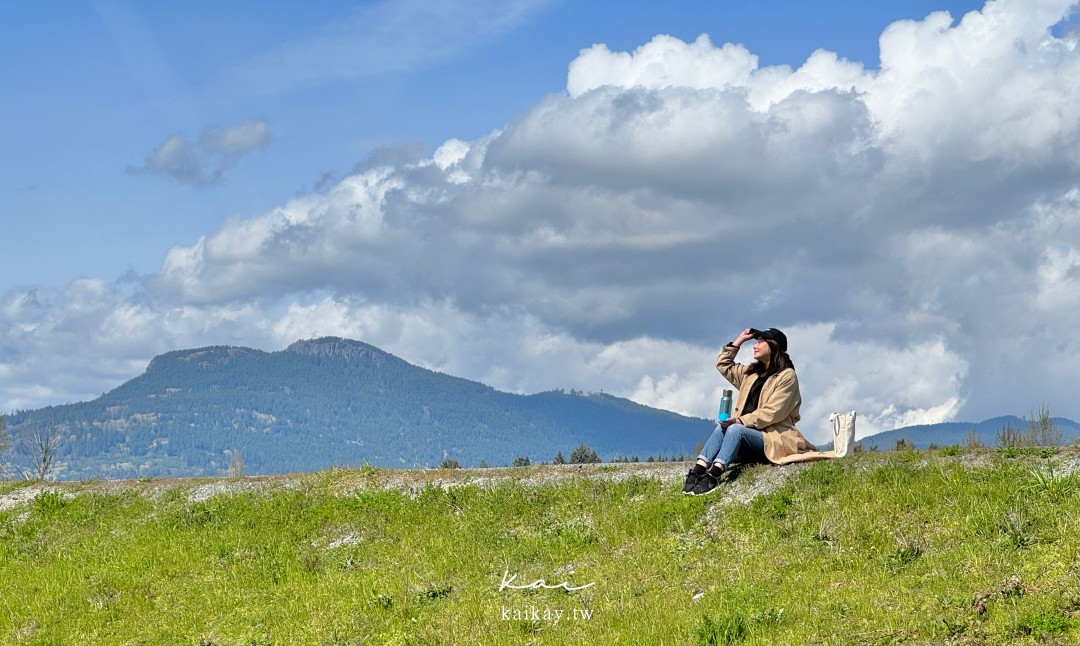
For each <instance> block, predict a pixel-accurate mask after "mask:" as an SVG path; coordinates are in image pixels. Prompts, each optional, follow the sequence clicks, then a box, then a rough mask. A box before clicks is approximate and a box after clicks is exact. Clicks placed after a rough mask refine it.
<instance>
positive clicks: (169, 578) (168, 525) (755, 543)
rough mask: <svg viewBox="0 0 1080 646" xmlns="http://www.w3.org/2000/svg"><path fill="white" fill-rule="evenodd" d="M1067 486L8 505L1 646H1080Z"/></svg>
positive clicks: (913, 459) (961, 459) (971, 464)
mask: <svg viewBox="0 0 1080 646" xmlns="http://www.w3.org/2000/svg"><path fill="white" fill-rule="evenodd" d="M1078 466H1080V453H1078V452H1077V450H1076V449H1075V448H1071V449H1062V450H1042V451H1038V450H1008V451H991V450H980V451H969V452H960V451H958V450H956V449H949V450H946V451H933V452H930V451H914V450H911V451H904V452H875V453H862V454H858V455H855V456H852V457H850V458H845V459H842V460H835V461H829V462H819V463H814V464H808V465H797V466H789V467H766V466H757V467H750V468H747V469H745V470H743V471H742V472H741V474H739V475H738V476H737V478H736V479H735V480H734V481H731V482H728V483H727V484H725V485H724V486H723V488H722V489H721V490H720V491H719V492H718V493H716V494H714V495H711V496H707V497H687V496H683V495H682V494H681V493H680V485H681V479H682V475H683V474H684V473H685V469H686V468H687V465H685V464H678V463H671V464H619V465H588V466H579V465H567V466H561V467H554V466H548V467H526V468H520V469H486V470H447V471H439V470H429V471H411V472H409V471H384V470H376V469H372V468H365V469H359V470H335V471H329V472H322V473H316V474H306V475H297V476H278V477H261V478H237V479H218V480H210V479H195V480H150V479H145V480H141V481H127V482H112V481H88V482H82V483H47V484H39V485H25V484H15V483H0V582H2V584H0V643H4V644H190V645H192V646H194V645H210V644H214V645H219V646H224V645H229V646H232V645H264V644H282V645H294V644H312V645H331V644H634V645H638V644H1075V643H1078V642H1080V539H1078V538H1077V536H1078V535H1080V472H1078ZM541 580H542V583H540V581H541ZM545 586H546V587H545Z"/></svg>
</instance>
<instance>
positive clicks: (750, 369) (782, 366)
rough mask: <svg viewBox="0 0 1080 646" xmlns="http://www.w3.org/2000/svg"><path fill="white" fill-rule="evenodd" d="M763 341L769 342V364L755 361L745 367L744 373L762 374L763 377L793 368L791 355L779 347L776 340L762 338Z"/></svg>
mask: <svg viewBox="0 0 1080 646" xmlns="http://www.w3.org/2000/svg"><path fill="white" fill-rule="evenodd" d="M764 341H765V343H768V344H769V365H765V364H764V363H762V362H760V361H755V362H754V363H751V364H750V365H749V366H747V367H746V374H748V375H753V374H759V375H763V376H764V378H765V379H768V378H769V377H771V376H773V375H775V374H776V373H778V372H780V371H781V370H786V369H788V368H791V369H792V370H794V369H795V364H794V363H792V362H791V357H790V356H788V353H787V352H785V351H784V350H781V349H780V346H779V345H777V343H776V341H772V340H769V339H764Z"/></svg>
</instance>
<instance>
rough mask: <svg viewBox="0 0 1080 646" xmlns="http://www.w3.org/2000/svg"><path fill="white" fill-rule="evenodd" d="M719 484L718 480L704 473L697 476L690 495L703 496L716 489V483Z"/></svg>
mask: <svg viewBox="0 0 1080 646" xmlns="http://www.w3.org/2000/svg"><path fill="white" fill-rule="evenodd" d="M718 484H720V481H719V480H718V479H716V478H714V477H713V476H711V475H709V474H708V473H705V475H703V476H701V477H699V478H698V481H697V484H696V485H694V490H693V491H692V492H691V495H694V496H704V495H705V494H708V493H712V492H714V491H716V485H718Z"/></svg>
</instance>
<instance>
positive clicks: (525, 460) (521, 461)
mask: <svg viewBox="0 0 1080 646" xmlns="http://www.w3.org/2000/svg"><path fill="white" fill-rule="evenodd" d="M530 464H532V461H531V460H530V459H529V457H528V456H525V455H519V456H517V457H516V458H514V464H513V466H515V467H527V466H529V465H530Z"/></svg>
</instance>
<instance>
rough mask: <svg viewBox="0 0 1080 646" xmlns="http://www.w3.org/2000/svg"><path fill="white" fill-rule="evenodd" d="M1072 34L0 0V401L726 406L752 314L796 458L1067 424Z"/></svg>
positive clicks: (1004, 26)
mask: <svg viewBox="0 0 1080 646" xmlns="http://www.w3.org/2000/svg"><path fill="white" fill-rule="evenodd" d="M433 7H435V8H437V13H436V12H435V11H436V10H435V9H433ZM940 12H948V15H945V14H944V13H940ZM1075 15H1076V5H1075V3H1074V2H1071V1H1070V0H1028V1H1021V0H993V1H992V2H988V3H986V4H985V5H984V4H983V3H981V2H947V1H944V0H943V1H940V2H933V1H929V0H928V1H922V0H920V1H918V2H879V3H854V4H852V3H840V2H760V1H759V2H672V3H655V2H619V3H608V2H590V3H569V2H557V1H551V0H515V1H504V2H466V1H456V2H455V1H448V2H444V3H438V4H432V3H428V2H420V1H419V0H383V1H380V2H330V1H315V2H309V3H303V4H301V3H291V4H285V3H275V4H272V5H266V3H254V2H233V3H213V2H202V1H199V2H186V3H137V2H125V1H121V0H98V1H96V2H62V3H33V2H22V1H16V2H6V3H3V4H0V60H3V61H5V62H4V63H3V64H2V65H0V83H2V84H3V87H4V99H3V100H2V101H0V150H2V151H3V154H2V155H0V212H2V213H3V223H4V230H3V235H2V236H0V276H3V280H2V283H0V410H5V409H6V410H10V409H14V408H30V407H36V406H42V405H48V404H57V403H64V402H68V401H74V400H77V399H86V398H91V397H94V396H96V395H98V394H100V393H101V392H103V391H105V390H107V389H109V388H112V387H114V386H115V385H117V384H119V383H121V382H122V381H124V380H126V379H129V378H131V377H133V376H135V375H137V374H138V373H139V372H141V370H143V369H144V368H145V365H146V363H147V362H148V361H149V359H150V358H152V357H153V356H154V355H155V354H158V353H161V352H164V351H168V350H172V349H177V348H183V347H198V346H205V345H212V344H234V345H250V346H254V347H260V348H263V349H268V350H273V349H279V348H282V347H284V346H286V345H288V344H289V343H291V342H292V341H295V340H296V339H297V338H303V337H310V336H316V335H323V334H335V335H341V336H350V337H353V338H358V339H361V340H364V341H367V342H370V343H373V344H375V345H378V346H380V347H383V348H385V349H386V350H388V351H391V352H394V353H396V354H398V355H400V356H402V357H404V358H405V359H407V360H409V361H412V362H414V363H419V364H421V365H425V366H429V367H432V368H436V369H439V370H443V371H445V372H449V373H452V374H457V375H461V376H464V377H468V378H472V379H476V380H479V381H483V382H485V383H489V384H491V385H493V386H495V387H497V388H502V389H506V390H513V391H519V392H534V391H538V390H543V389H546V388H554V387H564V388H577V389H581V390H587V391H589V390H604V391H606V392H611V393H614V394H618V395H622V396H627V397H632V398H634V399H635V400H637V401H640V402H642V403H646V404H649V405H654V406H659V407H664V408H669V409H671V410H677V411H680V412H684V413H690V414H695V415H702V416H705V415H709V414H710V410H711V409H712V408H713V407H714V406H715V402H716V401H717V400H718V397H719V392H720V390H721V389H722V388H723V386H724V385H725V384H724V383H722V380H721V379H719V377H718V375H717V374H716V373H715V370H713V367H712V360H713V357H715V352H716V350H717V349H718V348H719V346H720V345H722V344H723V343H724V342H725V341H727V340H728V339H729V338H731V337H733V336H734V335H735V334H736V333H737V332H738V331H739V330H741V329H742V328H744V327H747V326H751V325H752V326H755V327H768V326H776V327H782V328H784V329H785V330H787V331H789V336H790V337H791V339H792V344H793V357H794V359H795V361H796V365H797V366H799V369H800V376H801V378H802V380H803V383H804V386H803V394H804V399H805V406H804V417H805V418H806V419H807V422H806V424H807V430H808V434H809V435H811V436H812V437H814V436H821V435H823V434H824V433H826V432H827V431H826V429H827V421H826V420H827V415H828V413H829V412H831V411H834V410H850V409H852V408H855V409H858V410H859V412H860V424H862V425H863V426H862V428H861V429H860V432H859V435H860V436H862V435H865V434H866V433H867V432H870V431H872V430H887V429H888V428H891V427H893V426H896V425H900V424H907V423H918V422H933V421H943V420H955V419H968V420H973V421H974V420H981V419H984V418H986V417H990V416H993V415H999V414H1006V413H1012V414H1024V413H1026V412H1028V411H1030V410H1031V409H1033V408H1034V407H1036V406H1038V405H1040V404H1041V403H1046V404H1048V405H1049V407H1050V409H1051V412H1052V413H1054V414H1062V415H1070V416H1072V417H1074V418H1075V417H1080V408H1078V407H1077V404H1075V403H1074V402H1073V400H1072V398H1071V397H1070V396H1069V395H1068V394H1067V393H1068V392H1069V388H1068V387H1067V384H1068V383H1071V382H1074V380H1075V377H1076V374H1075V371H1074V370H1073V369H1072V368H1070V367H1069V366H1071V365H1075V362H1072V361H1071V360H1070V358H1076V359H1080V345H1078V344H1077V342H1076V341H1074V340H1073V339H1075V338H1077V333H1078V332H1080V329H1078V328H1077V324H1076V323H1075V321H1077V320H1080V216H1078V213H1080V206H1078V203H1080V188H1078V187H1080V179H1078V178H1080V156H1078V155H1080V154H1078V153H1077V152H1076V151H1077V150H1080V108H1078V107H1077V106H1080V82H1078V81H1077V80H1076V79H1078V78H1080V47H1078V46H1077V33H1078V32H1077V28H1076V24H1077V21H1076V17H1075ZM703 34H704V35H705V36H704V37H702V35H703ZM1043 339H1053V342H1052V349H1051V350H1049V351H1048V352H1047V353H1045V356H1043V355H1041V354H1039V353H1036V354H1037V355H1038V356H1036V357H1035V358H1034V359H1032V357H1031V353H1032V350H1031V348H1032V347H1033V344H1036V343H1038V342H1039V341H1040V340H1043ZM1032 361H1034V364H1033V365H1035V366H1037V369H1036V370H1035V371H1034V372H1035V374H1037V375H1038V377H1037V378H1032V377H1031V375H1030V374H1024V375H1021V374H1020V373H1019V372H1018V371H1017V370H1016V366H1017V365H1020V364H1021V363H1027V362H1032ZM864 420H865V421H864Z"/></svg>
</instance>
